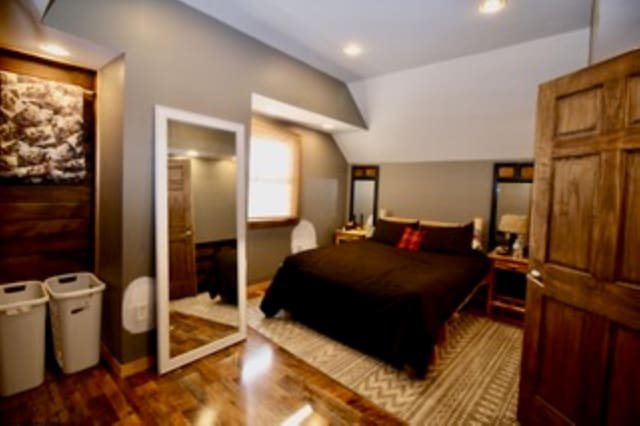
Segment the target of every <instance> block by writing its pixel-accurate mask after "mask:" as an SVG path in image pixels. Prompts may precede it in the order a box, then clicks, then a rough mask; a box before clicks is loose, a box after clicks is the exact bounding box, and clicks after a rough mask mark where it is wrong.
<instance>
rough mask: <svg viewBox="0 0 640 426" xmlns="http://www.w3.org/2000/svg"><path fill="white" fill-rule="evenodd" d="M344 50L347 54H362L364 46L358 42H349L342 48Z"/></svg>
mask: <svg viewBox="0 0 640 426" xmlns="http://www.w3.org/2000/svg"><path fill="white" fill-rule="evenodd" d="M342 51H343V52H344V54H345V55H347V56H359V55H361V54H362V46H360V45H359V44H358V43H349V44H347V45H346V46H345V47H343V48H342Z"/></svg>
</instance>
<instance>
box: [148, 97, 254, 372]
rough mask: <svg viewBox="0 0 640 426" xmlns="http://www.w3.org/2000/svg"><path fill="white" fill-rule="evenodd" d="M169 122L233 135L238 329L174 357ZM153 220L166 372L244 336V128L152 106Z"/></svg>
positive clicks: (162, 368)
mask: <svg viewBox="0 0 640 426" xmlns="http://www.w3.org/2000/svg"><path fill="white" fill-rule="evenodd" d="M169 120H176V121H181V122H184V123H189V124H194V125H196V126H203V127H211V128H214V129H221V130H226V131H229V132H233V133H234V134H235V142H236V147H235V148H236V175H237V181H236V185H237V186H236V226H237V253H238V262H237V263H238V314H239V321H240V327H239V330H238V331H237V332H235V333H233V334H230V335H228V336H225V337H224V338H222V339H219V340H216V341H213V342H210V343H207V344H205V345H203V346H200V347H199V348H196V349H193V350H191V351H189V352H185V353H183V354H180V355H178V356H175V357H173V358H172V357H171V354H170V342H169V235H168V226H169V223H168V214H167V212H168V202H167V160H168V158H167V145H168V142H169V141H168V130H167V129H168V126H169ZM155 145H156V150H155V152H156V158H155V210H156V211H155V218H156V308H157V309H156V312H157V333H158V336H157V342H158V372H159V373H160V374H163V373H167V372H169V371H171V370H173V369H176V368H178V367H181V366H183V365H185V364H188V363H190V362H193V361H195V360H197V359H200V358H202V357H204V356H207V355H209V354H211V353H213V352H216V351H219V350H221V349H223V348H226V347H227V346H230V345H233V344H235V343H238V342H240V341H242V340H244V339H246V337H247V317H246V303H247V298H246V289H247V284H246V270H247V266H246V248H245V247H246V246H245V241H246V239H245V237H246V217H245V216H246V191H245V188H246V184H245V175H246V161H245V139H244V126H243V125H242V124H240V123H235V122H233V121H227V120H221V119H218V118H213V117H209V116H206V115H201V114H197V113H193V112H188V111H183V110H179V109H174V108H169V107H165V106H162V105H156V106H155Z"/></svg>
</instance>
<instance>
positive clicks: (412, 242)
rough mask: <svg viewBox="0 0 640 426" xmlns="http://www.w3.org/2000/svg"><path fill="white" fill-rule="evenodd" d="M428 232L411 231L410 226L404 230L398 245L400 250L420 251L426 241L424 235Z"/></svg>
mask: <svg viewBox="0 0 640 426" xmlns="http://www.w3.org/2000/svg"><path fill="white" fill-rule="evenodd" d="M426 233H427V231H424V230H420V229H411V228H409V227H408V226H407V227H405V228H404V233H403V234H402V238H400V241H399V242H398V244H397V245H396V247H398V248H399V249H405V250H409V251H420V247H422V240H423V239H424V234H426Z"/></svg>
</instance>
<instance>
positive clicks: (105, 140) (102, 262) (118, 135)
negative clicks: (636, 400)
mask: <svg viewBox="0 0 640 426" xmlns="http://www.w3.org/2000/svg"><path fill="white" fill-rule="evenodd" d="M124 71H125V70H124V58H123V57H119V58H118V59H116V60H114V61H112V62H111V63H109V64H108V65H106V66H105V67H104V68H102V69H101V70H100V71H99V72H98V77H97V78H98V85H97V87H98V93H97V105H96V108H97V111H99V119H98V120H97V127H98V128H97V137H98V143H97V145H96V148H97V151H98V152H97V158H98V161H97V167H96V172H97V173H98V174H99V175H100V179H99V180H98V182H97V184H98V185H97V191H98V194H97V204H98V205H97V208H96V223H97V224H98V235H99V238H98V240H97V245H96V272H97V274H98V276H100V277H101V278H102V279H103V280H105V281H106V282H107V283H119V282H120V279H121V277H122V261H123V259H122V234H121V233H120V232H118V230H120V229H122V126H123V116H122V114H123V86H124V78H125V75H124ZM104 297H105V302H104V310H103V327H102V339H103V340H104V341H105V342H106V344H107V345H108V347H109V348H111V351H112V353H113V355H114V356H116V357H118V358H119V357H120V356H121V354H122V342H121V339H120V333H119V329H118V327H114V326H113V324H119V323H120V317H121V306H122V304H121V303H120V300H121V299H122V288H121V287H120V286H113V285H110V286H108V287H107V290H106V291H105V294H104Z"/></svg>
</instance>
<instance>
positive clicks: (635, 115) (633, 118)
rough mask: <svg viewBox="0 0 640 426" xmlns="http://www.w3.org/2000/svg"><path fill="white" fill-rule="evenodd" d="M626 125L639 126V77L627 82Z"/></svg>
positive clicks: (635, 76)
mask: <svg viewBox="0 0 640 426" xmlns="http://www.w3.org/2000/svg"><path fill="white" fill-rule="evenodd" d="M627 111H628V114H627V123H628V124H627V125H628V126H640V75H634V76H631V77H629V79H628V80H627Z"/></svg>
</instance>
